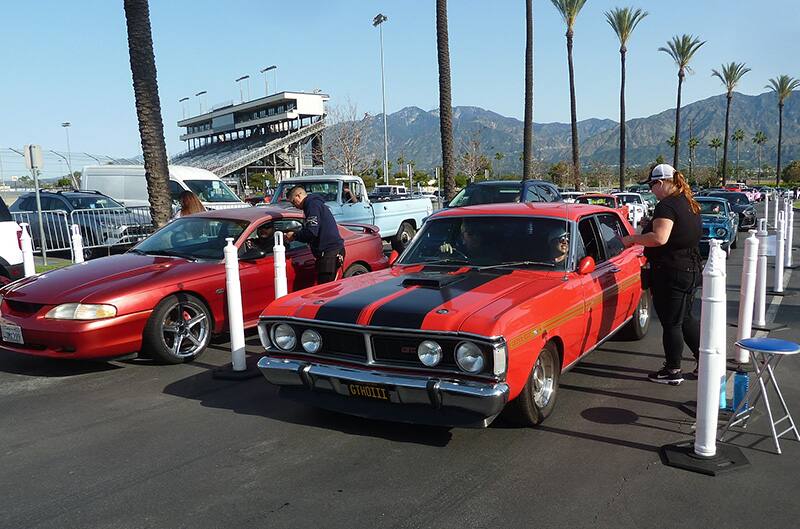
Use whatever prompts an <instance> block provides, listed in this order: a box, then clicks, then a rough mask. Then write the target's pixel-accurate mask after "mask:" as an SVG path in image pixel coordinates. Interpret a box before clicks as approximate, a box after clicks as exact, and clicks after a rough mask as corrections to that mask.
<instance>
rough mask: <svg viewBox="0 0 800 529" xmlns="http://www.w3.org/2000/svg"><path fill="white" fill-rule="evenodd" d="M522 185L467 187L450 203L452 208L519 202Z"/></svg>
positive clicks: (511, 183)
mask: <svg viewBox="0 0 800 529" xmlns="http://www.w3.org/2000/svg"><path fill="white" fill-rule="evenodd" d="M521 189H522V184H520V183H519V182H517V183H513V182H510V183H508V184H505V185H483V186H482V185H473V186H467V187H465V188H464V189H462V190H461V192H460V193H458V194H457V195H456V196H455V198H453V200H451V201H450V207H451V208H458V207H462V206H475V205H477V204H498V203H502V202H519V194H520V190H521Z"/></svg>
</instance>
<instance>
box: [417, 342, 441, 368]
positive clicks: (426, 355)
mask: <svg viewBox="0 0 800 529" xmlns="http://www.w3.org/2000/svg"><path fill="white" fill-rule="evenodd" d="M417 356H418V357H419V361H420V362H422V363H423V364H424V365H426V366H428V367H433V366H435V365H437V364H438V363H439V362H440V361H441V360H442V346H441V345H439V344H438V343H436V342H434V341H433V340H425V341H424V342H422V343H421V344H419V347H417Z"/></svg>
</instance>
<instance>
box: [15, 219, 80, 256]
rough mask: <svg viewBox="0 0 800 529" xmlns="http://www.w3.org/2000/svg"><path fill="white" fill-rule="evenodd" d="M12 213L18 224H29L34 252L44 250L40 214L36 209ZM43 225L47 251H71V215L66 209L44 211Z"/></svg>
mask: <svg viewBox="0 0 800 529" xmlns="http://www.w3.org/2000/svg"><path fill="white" fill-rule="evenodd" d="M11 215H12V216H13V217H14V220H15V221H17V223H18V224H22V223H23V222H24V223H26V224H28V232H29V235H30V236H31V244H32V245H33V251H34V252H41V251H42V235H41V232H40V231H39V216H38V213H36V212H35V211H15V212H12V213H11ZM42 227H43V228H44V230H43V231H44V240H45V242H46V244H47V251H51V250H52V251H62V250H66V251H69V250H70V249H71V248H72V246H71V241H72V239H71V238H70V235H71V232H70V229H69V217H68V216H67V212H66V211H61V210H58V211H42Z"/></svg>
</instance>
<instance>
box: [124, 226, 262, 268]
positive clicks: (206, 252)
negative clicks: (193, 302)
mask: <svg viewBox="0 0 800 529" xmlns="http://www.w3.org/2000/svg"><path fill="white" fill-rule="evenodd" d="M248 224H249V223H248V222H247V221H244V220H227V219H208V218H203V217H184V218H180V219H176V220H174V221H172V222H170V223H169V224H167V225H166V226H164V227H163V228H161V229H160V230H158V231H157V232H155V233H154V234H153V235H151V236H150V237H148V238H147V239H145V240H143V241H142V242H140V243H139V244H138V245H136V246H135V247H134V248H133V250H132V251H133V252H137V253H145V254H148V255H169V256H175V257H185V258H187V259H213V260H219V259H222V258H223V252H222V249H223V248H224V247H225V245H226V244H227V242H226V241H225V238H226V237H233V240H234V242H235V241H236V239H238V238H239V236H240V235H241V234H242V232H243V231H244V230H245V229H246V228H247V226H248Z"/></svg>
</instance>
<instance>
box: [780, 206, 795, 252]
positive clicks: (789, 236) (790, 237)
mask: <svg viewBox="0 0 800 529" xmlns="http://www.w3.org/2000/svg"><path fill="white" fill-rule="evenodd" d="M784 229H785V230H786V245H785V246H784V247H783V255H784V256H785V261H784V264H785V265H786V266H787V267H791V266H792V246H793V244H794V208H793V207H792V205H791V204H789V210H788V212H787V215H786V225H785V226H784Z"/></svg>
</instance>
